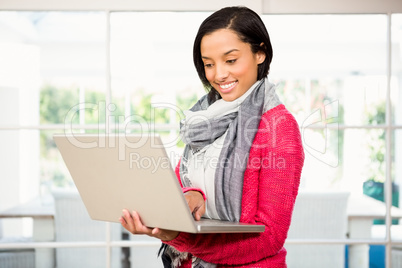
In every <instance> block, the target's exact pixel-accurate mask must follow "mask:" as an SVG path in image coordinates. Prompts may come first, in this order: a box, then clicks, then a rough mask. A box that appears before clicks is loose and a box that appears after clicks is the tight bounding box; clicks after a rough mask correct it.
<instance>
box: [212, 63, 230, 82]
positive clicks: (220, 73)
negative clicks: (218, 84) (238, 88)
mask: <svg viewBox="0 0 402 268" xmlns="http://www.w3.org/2000/svg"><path fill="white" fill-rule="evenodd" d="M228 76H229V71H228V69H227V68H225V66H224V65H222V64H219V65H216V72H215V78H216V80H217V81H224V80H225V79H226V78H227V77H228Z"/></svg>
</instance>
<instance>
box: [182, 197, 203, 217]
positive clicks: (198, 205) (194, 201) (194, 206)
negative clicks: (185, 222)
mask: <svg viewBox="0 0 402 268" xmlns="http://www.w3.org/2000/svg"><path fill="white" fill-rule="evenodd" d="M184 197H185V198H186V201H187V204H188V206H189V208H190V210H191V212H192V213H193V217H194V219H195V220H196V221H199V220H200V219H201V217H202V216H203V215H204V213H205V200H204V197H203V196H202V194H201V193H200V192H198V191H188V192H185V193H184Z"/></svg>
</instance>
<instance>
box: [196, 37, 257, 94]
mask: <svg viewBox="0 0 402 268" xmlns="http://www.w3.org/2000/svg"><path fill="white" fill-rule="evenodd" d="M201 57H202V60H203V62H204V68H205V76H206V78H207V79H208V81H209V83H210V84H211V86H213V87H214V88H215V89H216V90H217V91H218V92H219V94H220V95H221V97H222V99H224V100H225V101H233V100H235V99H237V98H239V97H240V96H242V95H243V94H244V93H245V92H246V91H247V90H248V89H249V88H250V87H251V86H252V85H253V84H254V83H255V82H256V81H257V74H258V64H260V63H263V62H264V60H265V54H264V53H263V52H257V53H255V54H254V53H253V52H252V51H251V46H250V44H248V43H244V42H243V41H241V40H240V39H239V37H238V35H237V34H236V33H235V32H234V31H232V30H228V29H220V30H216V31H214V32H212V33H210V34H208V35H205V36H204V37H203V38H202V40H201Z"/></svg>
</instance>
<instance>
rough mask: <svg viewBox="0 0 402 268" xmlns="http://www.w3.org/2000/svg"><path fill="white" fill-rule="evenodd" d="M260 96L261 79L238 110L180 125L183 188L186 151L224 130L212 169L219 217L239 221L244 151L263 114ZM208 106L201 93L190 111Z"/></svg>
mask: <svg viewBox="0 0 402 268" xmlns="http://www.w3.org/2000/svg"><path fill="white" fill-rule="evenodd" d="M264 96H265V80H264V79H263V80H260V81H258V82H257V83H256V86H255V88H254V90H253V91H252V92H251V93H250V95H249V96H247V98H246V99H245V100H244V101H243V102H242V103H241V104H240V107H239V109H238V111H236V112H232V113H229V114H225V115H223V116H219V117H215V118H210V119H207V120H202V121H200V122H199V123H197V124H189V125H182V126H181V130H180V131H181V137H182V140H183V142H184V143H186V147H185V149H184V153H183V156H182V159H181V164H180V178H181V180H182V184H183V186H184V187H191V186H192V185H191V178H189V176H188V170H187V165H186V163H187V159H188V154H189V151H190V150H192V151H193V152H195V151H197V150H200V149H202V148H203V147H204V146H206V145H209V144H211V143H213V142H214V141H215V140H216V139H217V138H219V137H221V136H222V135H223V134H224V133H225V132H226V131H227V134H226V138H225V141H224V144H223V146H222V150H221V153H220V156H219V159H218V164H217V167H216V172H215V204H216V209H217V212H218V215H219V217H220V218H221V219H222V220H227V221H236V222H238V221H239V220H240V214H241V199H242V191H243V176H244V171H245V170H246V166H247V159H248V153H249V151H250V147H251V144H252V142H253V140H254V136H255V134H256V132H257V129H258V125H259V123H260V119H261V115H262V113H263V109H264ZM208 107H209V104H208V100H207V98H206V96H204V97H203V98H201V99H200V100H199V101H198V102H197V103H196V104H195V105H194V106H193V107H192V108H191V109H190V111H193V112H196V111H200V110H206V109H207V108H208ZM209 198H211V197H209Z"/></svg>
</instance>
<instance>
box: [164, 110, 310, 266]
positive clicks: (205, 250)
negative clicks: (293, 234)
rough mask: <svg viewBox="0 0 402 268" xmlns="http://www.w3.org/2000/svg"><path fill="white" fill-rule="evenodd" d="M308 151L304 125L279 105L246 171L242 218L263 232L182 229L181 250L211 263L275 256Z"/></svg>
mask: <svg viewBox="0 0 402 268" xmlns="http://www.w3.org/2000/svg"><path fill="white" fill-rule="evenodd" d="M303 162H304V153H303V148H302V142H301V137H300V132H299V127H298V125H297V123H296V121H295V119H294V118H293V116H292V115H291V114H290V113H289V112H288V111H287V110H286V109H285V108H284V106H283V105H279V106H277V107H275V108H273V109H271V110H269V111H267V112H266V113H265V114H264V115H263V117H262V119H261V122H260V126H259V130H258V132H257V134H256V136H255V138H254V141H253V145H252V148H251V150H250V155H249V161H248V166H247V169H246V171H245V175H244V185H243V197H242V213H241V219H240V221H241V222H248V223H260V224H261V223H262V224H264V225H265V231H264V232H263V233H258V234H255V233H240V234H190V233H180V234H179V236H178V237H177V238H175V239H173V240H171V241H168V242H166V241H164V243H166V244H169V245H172V246H173V247H175V248H176V249H177V250H179V251H181V252H189V253H191V254H193V255H194V256H197V257H199V258H201V259H203V260H205V261H207V262H210V263H216V264H220V265H244V264H250V263H253V262H258V261H261V260H264V259H269V258H270V257H271V256H272V257H273V256H275V255H276V254H277V253H278V252H279V251H281V249H282V248H283V245H284V243H285V239H286V237H287V232H288V229H289V225H290V220H291V215H292V211H293V206H294V203H295V200H296V196H297V192H298V187H299V182H300V176H301V169H302V166H303Z"/></svg>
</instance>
